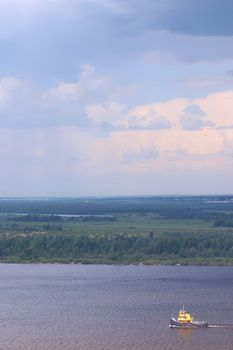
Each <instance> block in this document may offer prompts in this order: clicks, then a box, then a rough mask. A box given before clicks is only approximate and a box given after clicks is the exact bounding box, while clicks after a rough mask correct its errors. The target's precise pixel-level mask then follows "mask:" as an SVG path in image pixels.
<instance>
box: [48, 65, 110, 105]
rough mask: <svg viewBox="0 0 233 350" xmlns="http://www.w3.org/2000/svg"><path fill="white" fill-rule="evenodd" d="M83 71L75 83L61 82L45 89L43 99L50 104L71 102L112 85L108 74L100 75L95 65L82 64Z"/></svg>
mask: <svg viewBox="0 0 233 350" xmlns="http://www.w3.org/2000/svg"><path fill="white" fill-rule="evenodd" d="M81 68H82V73H81V75H80V78H79V80H78V81H76V82H74V83H64V82H61V83H59V84H58V85H57V86H55V87H52V88H50V89H48V90H47V91H45V93H44V96H43V99H44V100H45V102H47V103H48V104H56V103H69V102H73V101H79V100H80V99H82V98H85V97H86V96H87V95H88V94H93V93H98V92H99V91H103V90H104V91H107V89H110V87H111V84H112V82H111V79H110V78H109V77H108V76H103V77H101V76H98V75H97V74H96V71H95V69H94V67H92V66H90V65H88V64H85V65H82V66H81Z"/></svg>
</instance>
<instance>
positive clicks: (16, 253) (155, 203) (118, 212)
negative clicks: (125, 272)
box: [0, 196, 233, 265]
mask: <svg viewBox="0 0 233 350" xmlns="http://www.w3.org/2000/svg"><path fill="white" fill-rule="evenodd" d="M58 214H59V215H58ZM66 215H68V216H66ZM43 237H44V239H43V240H42V238H43ZM83 245H84V246H85V247H83ZM0 259H1V261H22V262H30V261H40V262H48V261H49V262H55V261H56V262H79V263H80V262H81V263H147V264H161V263H162V264H199V265H202V264H218V265H221V264H233V201H232V200H231V198H230V199H229V196H227V197H225V198H223V197H222V196H221V197H214V198H213V197H211V198H206V197H203V198H202V197H193V198H192V197H187V198H186V197H181V198H177V197H174V198H173V197H167V198H164V197H162V198H158V197H149V198H147V197H145V198H144V197H142V198H140V197H137V198H112V199H96V198H95V199H88V200H87V199H82V200H81V199H79V200H74V199H70V200H68V199H64V200H62V199H59V200H54V199H52V200H39V201H38V200H28V199H27V200H23V199H22V200H18V199H17V200H0Z"/></svg>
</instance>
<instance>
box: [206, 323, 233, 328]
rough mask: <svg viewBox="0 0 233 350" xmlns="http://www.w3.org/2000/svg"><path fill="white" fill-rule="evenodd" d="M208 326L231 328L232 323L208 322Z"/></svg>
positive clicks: (232, 326)
mask: <svg viewBox="0 0 233 350" xmlns="http://www.w3.org/2000/svg"><path fill="white" fill-rule="evenodd" d="M208 328H233V324H224V323H222V324H220V323H215V324H214V323H213V324H211V323H209V324H208Z"/></svg>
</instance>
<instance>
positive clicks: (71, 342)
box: [0, 264, 233, 350]
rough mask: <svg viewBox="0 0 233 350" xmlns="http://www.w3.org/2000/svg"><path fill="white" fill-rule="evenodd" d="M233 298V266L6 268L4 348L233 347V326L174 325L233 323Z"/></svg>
mask: <svg viewBox="0 0 233 350" xmlns="http://www.w3.org/2000/svg"><path fill="white" fill-rule="evenodd" d="M232 298H233V267H182V266H174V267H168V266H100V265H99V266H96V265H89V266H85V265H56V264H54V265H40V264H31V265H17V264H15V265H14V264H0V329H1V332H0V349H4V350H6V349H11V350H26V349H30V350H34V349H40V350H42V349H45V350H47V349H50V350H55V349H56V350H61V349H63V350H64V349H66V350H71V349H72V350H75V349H77V350H115V349H121V350H126V349H127V350H129V349H130V350H131V349H134V350H142V349H143V350H152V349H153V350H157V349H163V350H166V349H167V350H168V349H173V350H178V349H179V350H180V349H189V350H194V349H195V350H196V349H198V350H202V349H203V350H204V349H205V350H210V349H211V350H215V349H218V350H230V349H232V344H233V328H230V327H229V328H207V329H191V330H182V329H170V328H169V327H168V324H169V319H170V317H171V315H172V313H173V314H174V315H176V313H177V311H178V310H179V308H180V307H182V305H183V304H184V305H185V307H186V308H187V309H188V310H190V311H192V312H195V316H196V318H197V319H199V320H205V321H209V322H211V323H227V324H232V325H233V303H232Z"/></svg>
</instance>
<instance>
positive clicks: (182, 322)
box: [170, 307, 209, 328]
mask: <svg viewBox="0 0 233 350" xmlns="http://www.w3.org/2000/svg"><path fill="white" fill-rule="evenodd" d="M208 325H209V324H208V322H204V321H196V320H194V317H193V316H192V315H191V314H190V313H189V312H187V311H185V309H184V307H183V309H181V310H180V311H179V314H178V317H177V319H176V318H174V317H172V318H171V320H170V327H171V328H197V327H208Z"/></svg>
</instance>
